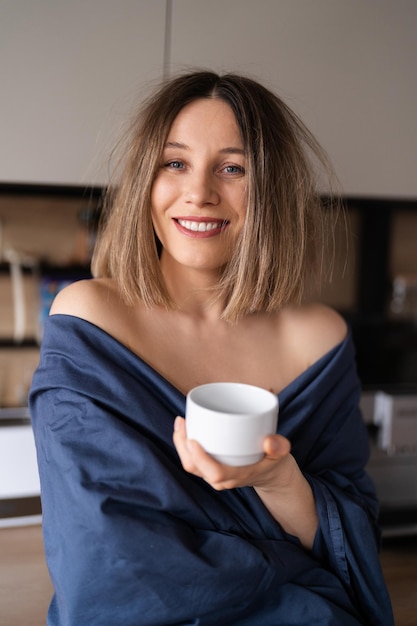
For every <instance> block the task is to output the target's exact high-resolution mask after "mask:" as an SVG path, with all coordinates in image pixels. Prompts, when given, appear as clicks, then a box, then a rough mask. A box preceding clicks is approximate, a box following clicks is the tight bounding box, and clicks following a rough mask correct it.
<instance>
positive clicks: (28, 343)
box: [0, 337, 39, 349]
mask: <svg viewBox="0 0 417 626" xmlns="http://www.w3.org/2000/svg"><path fill="white" fill-rule="evenodd" d="M1 348H13V349H14V348H16V349H19V348H39V341H38V340H37V339H35V338H28V339H23V341H15V340H14V339H12V338H9V337H2V338H0V349H1Z"/></svg>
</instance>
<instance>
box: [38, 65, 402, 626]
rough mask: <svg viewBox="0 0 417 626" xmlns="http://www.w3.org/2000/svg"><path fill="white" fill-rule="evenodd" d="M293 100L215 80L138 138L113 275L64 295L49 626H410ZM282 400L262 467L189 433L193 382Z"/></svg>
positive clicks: (142, 122) (169, 93)
mask: <svg viewBox="0 0 417 626" xmlns="http://www.w3.org/2000/svg"><path fill="white" fill-rule="evenodd" d="M311 154H313V155H315V156H316V157H317V158H318V159H319V161H321V163H323V164H325V157H324V156H323V153H322V151H321V150H320V148H319V146H318V145H317V144H316V142H315V140H314V139H313V137H312V136H311V134H310V133H309V132H308V131H307V130H306V129H305V127H304V126H303V125H302V123H301V122H300V121H299V120H298V118H297V117H296V116H295V115H294V114H293V113H292V112H291V111H290V110H289V109H288V108H287V107H286V105H285V104H284V103H283V102H282V101H281V100H280V99H278V98H277V97H275V96H274V95H273V94H271V93H270V92H269V91H268V90H266V89H265V88H264V87H262V86H261V85H259V84H258V83H256V82H254V81H252V80H249V79H247V78H244V77H239V76H235V75H226V76H223V77H219V76H217V75H216V74H214V73H211V72H195V73H190V74H186V75H183V76H180V77H178V78H175V79H173V80H171V81H170V82H169V83H168V84H166V85H164V86H162V87H161V89H160V90H159V91H158V92H157V93H156V94H155V95H154V96H153V97H152V98H151V99H150V100H148V101H147V102H146V103H145V105H144V107H143V108H142V109H141V111H140V114H139V115H138V117H137V119H136V120H135V121H134V124H133V127H132V139H131V142H130V144H129V145H128V146H127V148H126V159H125V163H124V169H123V172H122V175H121V178H120V181H119V183H118V186H117V189H116V190H115V191H114V192H113V193H112V194H111V196H112V197H111V202H109V206H108V208H107V210H106V215H105V222H104V225H103V230H102V233H101V236H100V238H99V242H98V245H97V248H96V250H95V254H94V258H93V273H94V276H95V278H94V279H92V280H89V281H80V282H77V283H74V284H73V285H72V286H70V287H68V288H66V289H65V290H63V291H62V292H61V293H60V294H59V295H58V297H57V298H56V300H55V302H54V304H53V307H52V309H51V315H50V317H49V319H48V322H47V325H46V328H45V334H44V340H43V345H42V356H41V362H40V365H39V368H38V370H37V372H36V374H35V376H34V380H33V385H32V390H31V395H30V405H31V412H32V419H33V426H34V431H35V437H36V442H37V449H38V460H39V469H40V477H41V484H42V503H43V520H44V537H45V546H46V556H47V561H48V565H49V568H50V572H51V577H52V581H53V584H54V588H55V594H54V597H53V600H52V603H51V606H50V610H49V616H48V624H49V625H51V626H52V625H54V626H55V625H62V626H63V625H75V624H77V626H78V625H80V624H83V625H84V624H85V625H86V626H87V625H88V626H93V625H95V624H97V625H100V626H103V625H116V624H117V625H119V624H123V625H124V626H128V625H132V626H138V625H139V624H140V625H158V626H163V625H168V624H183V625H185V624H187V625H191V624H195V625H197V624H199V625H203V624H225V625H226V624H227V625H236V626H243V625H249V624H250V625H253V626H255V625H256V626H259V625H261V624H262V625H266V624H271V625H272V624H274V625H275V624H277V625H278V624H297V625H307V624H313V623H317V624H321V625H323V626H324V625H326V624H329V625H330V624H346V625H358V624H366V625H367V626H370V625H372V624H375V625H377V624H378V625H387V626H388V625H390V624H392V623H393V621H392V614H391V609H390V603H389V599H388V596H387V592H386V589H385V585H384V581H383V578H382V574H381V570H380V566H379V560H378V554H377V547H378V531H377V529H376V524H375V521H376V515H377V506H376V500H375V494H374V491H373V487H372V485H371V484H370V482H369V480H368V478H367V476H366V473H365V471H364V466H365V464H366V462H367V455H368V445H367V434H366V431H365V428H364V425H363V423H362V420H361V416H360V413H359V410H358V401H359V395H360V388H359V383H358V380H357V376H356V372H355V367H354V354H353V348H352V344H351V339H350V335H349V333H348V330H347V328H346V324H345V322H344V321H343V319H342V318H341V317H340V316H339V315H338V314H337V313H336V312H334V311H332V310H330V309H328V308H326V307H324V306H321V305H313V304H309V305H307V304H301V303H300V302H301V299H302V296H303V290H304V289H305V287H306V283H309V281H310V280H311V278H312V275H313V273H312V270H313V269H314V268H317V267H319V266H320V263H321V259H322V257H321V251H322V250H323V237H322V235H323V229H324V224H323V214H322V212H321V210H320V206H319V202H318V199H317V195H316V190H315V180H314V176H313V174H312V172H313V167H312V165H311V164H310V162H309V158H308V156H307V155H311ZM213 381H236V382H242V383H250V384H255V385H258V386H260V387H264V388H267V389H270V390H272V391H273V392H274V393H276V394H278V395H279V401H280V418H279V434H276V435H273V436H270V437H267V438H266V439H265V442H264V452H265V455H264V458H263V459H262V460H261V461H260V462H258V463H256V464H254V465H250V466H245V467H228V466H225V465H221V464H219V463H217V462H216V461H215V460H214V459H212V458H211V457H210V456H209V455H208V454H206V453H205V452H204V450H203V449H202V448H201V447H200V446H199V445H198V444H197V443H196V442H195V441H189V440H187V438H186V433H185V425H184V419H183V417H181V416H182V415H184V403H185V395H186V393H187V392H188V391H189V390H190V389H191V388H192V387H194V386H196V385H198V384H202V383H206V382H213Z"/></svg>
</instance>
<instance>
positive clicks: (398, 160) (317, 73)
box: [170, 0, 417, 197]
mask: <svg viewBox="0 0 417 626" xmlns="http://www.w3.org/2000/svg"><path fill="white" fill-rule="evenodd" d="M416 32H417V2H415V0H398V1H397V2H393V1H392V0H368V1H367V2H364V1H363V0H256V1H253V0H228V2H224V1H223V0H210V1H209V2H200V1H196V0H173V15H172V38H171V66H170V70H171V72H175V71H178V70H183V69H186V68H187V67H192V66H200V67H209V68H214V69H217V70H222V71H224V70H234V71H238V72H243V73H249V74H251V75H253V76H255V77H259V78H260V79H262V80H263V81H265V82H266V83H267V84H268V85H269V86H271V87H272V88H273V89H275V90H276V91H277V92H278V93H279V94H280V95H281V96H282V97H283V99H284V100H285V101H286V102H287V103H288V104H289V105H290V106H291V107H292V108H293V109H295V110H296V111H297V112H298V113H299V114H300V115H301V117H302V119H303V120H304V121H305V123H306V124H307V126H308V127H309V128H310V129H311V130H312V131H313V132H314V133H315V135H316V136H317V138H318V139H319V141H320V142H321V143H322V144H323V145H324V147H325V148H326V149H327V151H328V152H329V154H330V156H331V159H332V161H333V163H334V165H335V167H336V170H337V173H338V175H339V178H340V179H341V183H342V185H343V188H344V191H345V193H347V194H352V195H362V194H363V195H387V196H399V197H404V196H405V197H407V196H411V197H415V196H417V177H416V175H415V170H416V157H417V124H416V111H417V81H416V67H417V37H416V35H415V33H416Z"/></svg>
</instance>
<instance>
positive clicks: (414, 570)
mask: <svg viewBox="0 0 417 626" xmlns="http://www.w3.org/2000/svg"><path fill="white" fill-rule="evenodd" d="M381 561H382V566H383V570H384V574H385V579H386V581H387V585H388V588H389V591H390V594H391V599H392V604H393V608H394V614H395V618H396V626H416V625H417V537H414V538H408V539H401V540H392V539H390V540H385V541H384V546H383V550H382V554H381ZM51 594H52V585H51V583H50V580H49V576H48V572H47V569H46V565H45V560H44V555H43V543H42V531H41V527H40V526H24V527H17V528H1V529H0V626H45V615H46V612H47V607H48V604H49V600H50V597H51ZM83 626H87V625H83Z"/></svg>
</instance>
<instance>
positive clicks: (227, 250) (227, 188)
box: [151, 99, 247, 273]
mask: <svg viewBox="0 0 417 626" xmlns="http://www.w3.org/2000/svg"><path fill="white" fill-rule="evenodd" d="M246 186H247V181H246V174H245V152H244V146H243V143H242V139H241V136H240V132H239V128H238V126H237V123H236V120H235V117H234V114H233V112H232V110H231V109H230V107H229V106H228V105H227V104H226V103H225V102H223V101H222V100H216V99H199V100H195V101H194V102H192V103H190V104H188V105H187V106H185V107H184V108H183V109H182V110H181V111H180V113H179V114H178V116H177V117H176V119H175V120H174V123H173V124H172V127H171V130H170V132H169V134H168V138H167V142H166V145H165V147H164V150H163V154H162V159H161V164H160V167H159V170H158V173H157V176H156V179H155V182H154V185H153V188H152V194H151V204H152V220H153V224H154V228H155V232H156V234H157V236H158V238H159V240H160V242H161V244H162V255H161V261H162V264H163V267H167V264H170V266H171V267H175V266H176V265H177V266H178V265H180V266H182V267H184V266H185V267H188V268H190V269H194V270H200V271H202V270H204V271H210V272H213V271H215V272H216V273H217V272H218V270H219V269H220V268H221V267H222V266H223V265H224V264H225V263H226V262H227V261H228V259H229V258H230V256H231V251H232V249H233V245H234V243H235V242H236V239H237V237H238V235H239V234H240V232H241V230H242V227H243V223H244V220H245V215H246V195H247V194H246Z"/></svg>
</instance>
